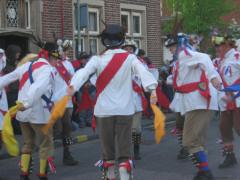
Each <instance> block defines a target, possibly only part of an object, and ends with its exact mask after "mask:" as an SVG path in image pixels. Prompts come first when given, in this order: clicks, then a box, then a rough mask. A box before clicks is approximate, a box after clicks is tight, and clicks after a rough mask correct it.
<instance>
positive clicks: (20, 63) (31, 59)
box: [17, 53, 38, 67]
mask: <svg viewBox="0 0 240 180" xmlns="http://www.w3.org/2000/svg"><path fill="white" fill-rule="evenodd" d="M37 57H38V55H37V54H33V53H30V54H27V55H26V56H25V57H24V58H22V59H21V60H20V61H19V63H18V65H17V67H19V66H21V65H23V64H25V63H27V62H29V61H33V60H34V59H36V58H37Z"/></svg>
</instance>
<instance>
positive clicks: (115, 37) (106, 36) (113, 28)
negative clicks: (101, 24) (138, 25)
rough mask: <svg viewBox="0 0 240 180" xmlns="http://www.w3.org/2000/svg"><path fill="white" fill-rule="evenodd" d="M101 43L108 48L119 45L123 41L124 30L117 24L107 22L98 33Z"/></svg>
mask: <svg viewBox="0 0 240 180" xmlns="http://www.w3.org/2000/svg"><path fill="white" fill-rule="evenodd" d="M100 37H101V40H102V44H103V45H104V46H105V47H106V48H108V49H110V48H115V47H119V46H121V45H122V44H123V43H124V40H125V31H124V29H123V27H121V26H120V25H118V24H107V25H106V28H105V29H104V30H103V31H102V33H101V34H100Z"/></svg>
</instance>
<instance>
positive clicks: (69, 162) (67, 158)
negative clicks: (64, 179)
mask: <svg viewBox="0 0 240 180" xmlns="http://www.w3.org/2000/svg"><path fill="white" fill-rule="evenodd" d="M63 164H64V165H66V166H76V165H77V164H78V161H77V160H75V159H74V158H73V157H72V155H71V153H70V152H69V150H64V154H63Z"/></svg>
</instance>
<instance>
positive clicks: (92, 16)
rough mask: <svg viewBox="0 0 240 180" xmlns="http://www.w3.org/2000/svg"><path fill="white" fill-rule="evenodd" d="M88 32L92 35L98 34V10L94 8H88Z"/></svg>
mask: <svg viewBox="0 0 240 180" xmlns="http://www.w3.org/2000/svg"><path fill="white" fill-rule="evenodd" d="M88 30H89V33H92V34H93V33H94V34H98V33H99V10H98V9H96V8H89V14H88Z"/></svg>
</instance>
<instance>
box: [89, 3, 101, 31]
mask: <svg viewBox="0 0 240 180" xmlns="http://www.w3.org/2000/svg"><path fill="white" fill-rule="evenodd" d="M90 12H93V13H96V14H97V31H90V30H89V31H88V32H89V34H90V35H97V34H99V33H100V26H99V8H88V13H90Z"/></svg>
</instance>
